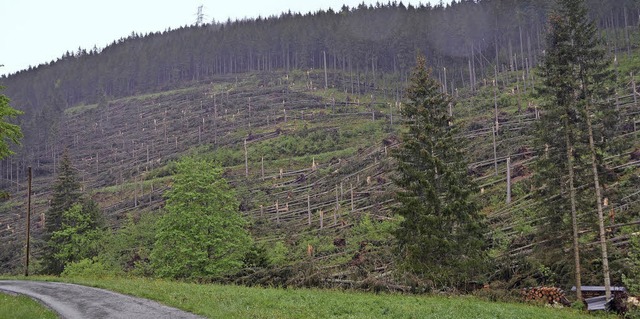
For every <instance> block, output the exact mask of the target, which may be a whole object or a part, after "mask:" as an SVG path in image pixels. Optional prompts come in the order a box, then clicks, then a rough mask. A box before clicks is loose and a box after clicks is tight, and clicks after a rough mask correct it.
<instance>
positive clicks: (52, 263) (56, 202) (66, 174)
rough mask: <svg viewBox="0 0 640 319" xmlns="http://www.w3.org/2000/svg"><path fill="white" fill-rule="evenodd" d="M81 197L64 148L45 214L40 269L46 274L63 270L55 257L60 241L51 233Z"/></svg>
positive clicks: (59, 227) (59, 226) (73, 171)
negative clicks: (43, 246)
mask: <svg viewBox="0 0 640 319" xmlns="http://www.w3.org/2000/svg"><path fill="white" fill-rule="evenodd" d="M81 197H82V193H81V189H80V183H79V182H78V179H77V177H76V172H75V170H74V169H73V167H72V166H71V160H70V159H69V153H68V151H66V150H65V152H64V153H63V155H62V158H61V160H60V164H59V167H58V178H57V180H56V182H55V184H54V186H53V194H52V195H51V206H50V207H49V210H48V211H47V213H46V214H45V227H44V231H45V235H44V239H45V241H46V247H45V249H44V251H43V256H42V265H43V269H42V271H43V272H44V273H46V274H60V273H61V272H62V271H63V270H64V263H63V262H62V261H60V260H59V259H58V258H56V254H57V253H58V248H59V247H60V245H61V244H62V243H61V242H60V239H59V237H58V238H54V237H53V234H54V233H55V232H56V231H59V230H61V229H62V222H63V214H64V212H66V211H67V210H69V209H70V208H71V207H72V206H73V205H74V204H76V203H79V202H80V199H81Z"/></svg>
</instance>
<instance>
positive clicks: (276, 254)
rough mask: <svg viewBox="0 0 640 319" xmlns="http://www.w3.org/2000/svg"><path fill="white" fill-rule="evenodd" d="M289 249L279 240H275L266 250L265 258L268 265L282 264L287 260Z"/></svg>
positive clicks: (277, 265) (278, 265)
mask: <svg viewBox="0 0 640 319" xmlns="http://www.w3.org/2000/svg"><path fill="white" fill-rule="evenodd" d="M288 253H289V249H288V248H287V246H285V244H284V243H283V242H281V241H277V242H276V243H275V244H274V245H273V246H272V247H270V248H269V249H268V250H267V260H268V262H269V264H270V265H273V266H276V267H280V266H284V265H285V264H286V262H287V255H288Z"/></svg>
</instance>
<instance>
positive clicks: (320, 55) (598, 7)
mask: <svg viewBox="0 0 640 319" xmlns="http://www.w3.org/2000/svg"><path fill="white" fill-rule="evenodd" d="M588 2H589V7H590V8H591V9H592V10H591V12H592V15H593V18H594V19H595V20H596V21H598V24H599V26H600V28H601V29H608V28H611V29H615V28H619V30H624V29H623V28H622V27H624V26H636V25H637V24H638V17H639V14H638V12H639V11H638V10H640V4H638V3H637V1H632V0H624V1H617V0H607V1H599V0H591V1H588ZM552 3H553V1H548V0H547V1H536V0H527V1H515V0H500V1H497V0H485V1H472V0H464V1H453V2H452V3H451V4H450V5H447V6H443V5H436V6H433V7H432V6H430V5H420V6H417V7H416V6H412V5H409V6H405V5H404V4H402V2H396V1H394V2H390V3H387V4H380V3H377V4H376V5H375V6H372V5H369V6H367V5H365V4H361V5H359V6H357V7H354V8H349V7H347V6H343V7H342V8H341V9H340V10H339V11H334V10H331V9H330V10H328V11H318V12H312V13H306V14H300V13H291V12H287V13H283V14H281V15H280V16H277V17H276V16H274V17H259V18H256V19H248V20H240V21H226V22H223V23H217V22H216V23H213V24H202V25H192V26H185V27H182V28H179V29H177V30H166V31H163V32H156V33H150V34H145V35H142V34H136V33H132V34H131V35H130V36H129V37H127V38H121V39H119V40H117V41H114V42H113V43H112V44H111V45H109V46H107V47H105V48H101V49H98V48H93V49H86V48H78V49H77V51H76V52H73V51H69V52H66V53H65V54H64V55H62V56H61V57H60V58H59V59H57V60H56V61H51V62H49V63H43V64H41V65H38V66H34V67H30V68H29V69H28V70H24V71H20V72H17V73H15V74H12V75H9V76H8V77H4V78H2V79H0V84H2V85H4V86H7V91H6V94H7V95H8V96H9V97H10V98H11V99H12V100H13V101H14V103H15V104H16V105H18V106H19V108H20V109H21V110H24V111H27V114H28V115H27V117H26V118H31V119H32V118H34V117H36V116H39V115H40V116H45V117H50V116H49V114H47V113H52V114H53V115H55V114H56V113H59V111H60V110H61V109H64V108H66V107H68V106H71V105H75V104H78V103H85V104H89V103H95V102H97V101H99V100H100V99H101V98H103V97H107V98H118V97H123V96H129V95H133V94H139V93H144V92H151V91H157V90H163V89H168V88H175V87H178V86H181V85H184V83H188V82H192V81H203V80H206V79H207V78H209V77H211V76H213V75H219V74H236V73H242V72H248V71H270V70H276V69H284V70H287V71H288V70H292V69H303V70H309V69H321V68H324V67H327V68H330V69H334V70H341V71H343V72H346V73H348V74H350V77H349V79H345V81H344V82H347V81H348V82H354V81H358V82H363V83H369V84H371V85H373V84H372V83H373V82H374V79H375V78H376V77H381V75H382V74H383V73H389V72H393V73H399V74H400V75H401V78H403V79H406V78H407V74H408V71H409V69H410V67H411V66H412V65H413V63H414V59H415V55H416V53H417V52H421V53H423V54H425V55H426V56H427V57H428V60H429V62H430V64H432V65H433V66H434V67H436V68H437V69H438V70H440V71H438V72H439V78H440V80H441V82H444V83H445V85H446V86H447V87H448V89H449V90H451V91H453V90H455V88H458V87H464V86H470V87H475V86H477V85H478V83H477V82H478V81H479V79H482V78H486V77H487V76H488V75H491V74H493V73H494V70H493V68H494V67H495V66H496V65H497V67H498V69H499V70H498V71H501V70H529V69H530V68H531V67H533V66H535V65H536V64H537V60H538V55H539V53H540V52H541V51H542V46H543V43H542V42H543V41H544V39H543V37H544V28H545V21H546V13H547V12H548V11H549V10H550V7H551V6H552ZM616 30H618V29H616ZM607 41H608V42H610V43H609V44H611V45H610V47H612V48H614V49H615V50H620V51H624V50H627V49H628V47H629V43H630V42H629V41H630V39H629V35H628V33H626V32H624V31H620V32H617V31H616V32H615V33H614V34H613V35H612V36H611V37H607ZM443 68H446V72H445V71H443V70H444V69H443ZM445 73H446V74H445ZM445 78H446V80H445ZM344 85H345V87H346V86H347V83H345V84H344ZM349 86H350V85H349ZM365 89H366V86H365ZM48 109H51V110H48ZM42 114H47V115H42ZM26 118H25V121H26ZM25 124H26V123H23V125H25ZM31 125H33V124H31ZM27 140H29V138H28V137H27Z"/></svg>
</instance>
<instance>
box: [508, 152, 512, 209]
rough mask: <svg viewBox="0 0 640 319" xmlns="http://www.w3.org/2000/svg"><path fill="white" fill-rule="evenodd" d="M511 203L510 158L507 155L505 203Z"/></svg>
mask: <svg viewBox="0 0 640 319" xmlns="http://www.w3.org/2000/svg"><path fill="white" fill-rule="evenodd" d="M509 203H511V158H510V157H507V204H509Z"/></svg>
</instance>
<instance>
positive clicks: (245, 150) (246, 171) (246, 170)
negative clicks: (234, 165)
mask: <svg viewBox="0 0 640 319" xmlns="http://www.w3.org/2000/svg"><path fill="white" fill-rule="evenodd" d="M244 176H245V177H249V160H248V157H247V139H246V138H245V139H244Z"/></svg>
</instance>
